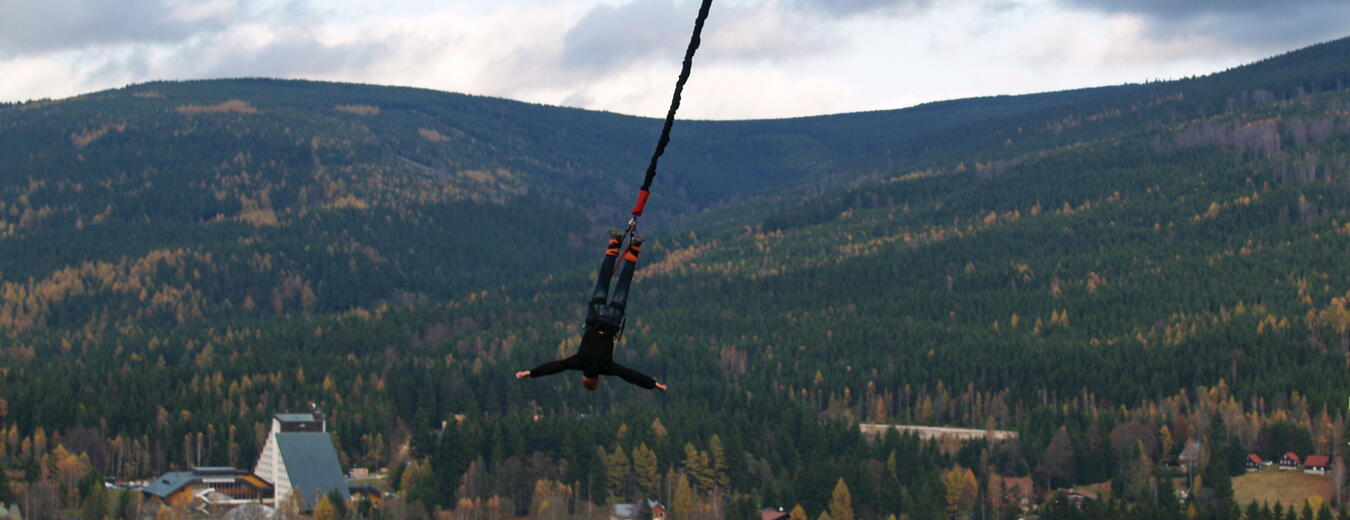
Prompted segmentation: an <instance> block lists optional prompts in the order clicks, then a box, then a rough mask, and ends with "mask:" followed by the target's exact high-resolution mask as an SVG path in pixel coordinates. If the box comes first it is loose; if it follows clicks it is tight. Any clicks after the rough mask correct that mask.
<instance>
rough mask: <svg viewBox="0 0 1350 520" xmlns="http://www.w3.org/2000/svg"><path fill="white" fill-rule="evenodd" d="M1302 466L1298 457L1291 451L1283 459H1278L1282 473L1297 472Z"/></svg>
mask: <svg viewBox="0 0 1350 520" xmlns="http://www.w3.org/2000/svg"><path fill="white" fill-rule="evenodd" d="M1302 465H1303V463H1302V461H1300V460H1299V458H1298V455H1296V454H1295V453H1294V452H1292V451H1291V452H1288V453H1285V454H1284V456H1283V457H1280V469H1281V470H1283V471H1293V470H1297V469H1299V467H1301V466H1302Z"/></svg>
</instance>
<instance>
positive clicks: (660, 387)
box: [656, 383, 669, 392]
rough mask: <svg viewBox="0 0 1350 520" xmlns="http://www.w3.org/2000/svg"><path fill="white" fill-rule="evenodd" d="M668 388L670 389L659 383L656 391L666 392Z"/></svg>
mask: <svg viewBox="0 0 1350 520" xmlns="http://www.w3.org/2000/svg"><path fill="white" fill-rule="evenodd" d="M666 388H669V387H668V386H666V385H664V384H661V383H657V384H656V389H657V390H660V391H662V392H664V391H666Z"/></svg>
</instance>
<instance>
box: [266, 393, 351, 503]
mask: <svg viewBox="0 0 1350 520" xmlns="http://www.w3.org/2000/svg"><path fill="white" fill-rule="evenodd" d="M253 473H254V474H256V475H258V476H259V477H261V478H262V479H263V480H265V481H267V482H268V483H270V484H271V485H272V486H273V487H274V488H275V489H276V491H275V495H276V501H277V502H276V503H278V504H280V503H283V502H284V501H285V500H286V499H287V497H288V496H289V495H290V494H291V493H294V492H298V493H301V497H302V498H303V499H304V502H303V503H304V505H303V507H302V509H303V510H304V511H313V510H314V506H315V505H316V504H318V503H319V499H320V498H322V497H323V496H324V495H327V494H329V493H332V492H337V493H338V495H340V496H341V497H342V500H343V501H347V500H350V498H351V492H350V490H349V488H348V486H347V479H346V478H344V477H343V476H342V464H341V463H339V462H338V457H337V450H336V449H334V448H333V438H332V437H329V436H328V428H327V425H326V424H325V423H324V418H323V413H321V412H317V411H316V412H314V413H279V414H276V415H274V416H272V433H271V434H270V435H268V437H267V443H266V444H264V445H263V449H262V453H260V454H259V455H258V463H257V465H256V466H254V469H253Z"/></svg>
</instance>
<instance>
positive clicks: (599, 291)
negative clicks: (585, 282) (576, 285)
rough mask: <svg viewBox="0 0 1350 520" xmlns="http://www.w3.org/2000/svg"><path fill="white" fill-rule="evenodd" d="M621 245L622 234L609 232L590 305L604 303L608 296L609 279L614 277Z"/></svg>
mask: <svg viewBox="0 0 1350 520" xmlns="http://www.w3.org/2000/svg"><path fill="white" fill-rule="evenodd" d="M621 243H623V233H620V232H618V231H615V230H612V229H611V230H610V231H609V244H608V245H607V246H606V247H605V258H604V260H601V261H600V276H599V277H598V278H596V279H595V292H593V293H591V303H605V298H606V297H608V296H609V279H610V278H613V277H614V263H615V262H617V261H619V244H621Z"/></svg>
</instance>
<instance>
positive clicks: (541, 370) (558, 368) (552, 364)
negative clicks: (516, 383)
mask: <svg viewBox="0 0 1350 520" xmlns="http://www.w3.org/2000/svg"><path fill="white" fill-rule="evenodd" d="M567 361H568V360H566V359H559V360H557V361H549V362H548V363H544V364H542V365H539V366H537V367H534V368H533V369H530V370H521V371H520V372H516V379H525V378H527V377H544V376H551V375H553V374H556V373H558V372H562V371H564V370H567V369H568V366H567Z"/></svg>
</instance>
